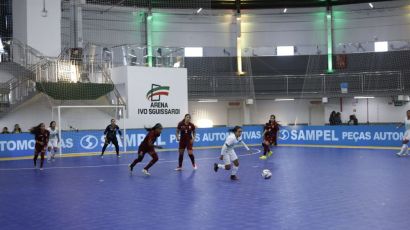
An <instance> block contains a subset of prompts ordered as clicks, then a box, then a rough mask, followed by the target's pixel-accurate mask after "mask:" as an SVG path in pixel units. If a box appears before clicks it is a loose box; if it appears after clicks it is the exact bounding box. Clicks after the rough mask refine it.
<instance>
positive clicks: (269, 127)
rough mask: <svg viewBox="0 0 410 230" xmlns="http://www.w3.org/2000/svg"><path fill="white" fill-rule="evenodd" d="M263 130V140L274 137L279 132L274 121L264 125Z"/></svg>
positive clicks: (277, 125)
mask: <svg viewBox="0 0 410 230" xmlns="http://www.w3.org/2000/svg"><path fill="white" fill-rule="evenodd" d="M263 130H264V131H265V138H272V137H276V135H277V133H278V131H279V124H278V123H277V122H276V121H274V122H268V123H266V124H265V127H264V128H263Z"/></svg>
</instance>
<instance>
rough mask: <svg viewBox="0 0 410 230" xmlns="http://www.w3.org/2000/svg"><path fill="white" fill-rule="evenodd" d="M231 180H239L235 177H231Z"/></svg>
mask: <svg viewBox="0 0 410 230" xmlns="http://www.w3.org/2000/svg"><path fill="white" fill-rule="evenodd" d="M231 180H239V178H238V177H237V176H236V175H231Z"/></svg>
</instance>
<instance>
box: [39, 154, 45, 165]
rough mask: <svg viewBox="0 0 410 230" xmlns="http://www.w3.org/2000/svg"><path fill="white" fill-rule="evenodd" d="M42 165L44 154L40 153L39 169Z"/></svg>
mask: <svg viewBox="0 0 410 230" xmlns="http://www.w3.org/2000/svg"><path fill="white" fill-rule="evenodd" d="M43 163H44V153H41V160H40V168H42V167H43Z"/></svg>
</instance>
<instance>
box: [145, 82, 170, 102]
mask: <svg viewBox="0 0 410 230" xmlns="http://www.w3.org/2000/svg"><path fill="white" fill-rule="evenodd" d="M168 95H169V86H161V85H157V84H151V90H149V91H148V92H147V95H146V97H147V100H149V101H161V96H168Z"/></svg>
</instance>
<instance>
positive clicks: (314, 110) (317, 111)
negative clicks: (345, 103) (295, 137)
mask: <svg viewBox="0 0 410 230" xmlns="http://www.w3.org/2000/svg"><path fill="white" fill-rule="evenodd" d="M309 125H325V107H324V106H323V105H314V106H311V107H310V108H309Z"/></svg>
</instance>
